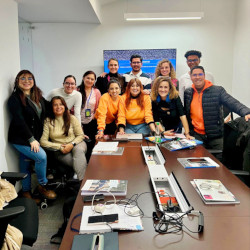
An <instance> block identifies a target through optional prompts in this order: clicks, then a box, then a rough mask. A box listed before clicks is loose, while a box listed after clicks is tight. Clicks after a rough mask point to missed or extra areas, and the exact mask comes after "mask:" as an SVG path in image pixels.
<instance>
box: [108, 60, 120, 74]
mask: <svg viewBox="0 0 250 250" xmlns="http://www.w3.org/2000/svg"><path fill="white" fill-rule="evenodd" d="M108 68H109V71H110V73H112V74H116V73H117V72H118V69H119V65H118V62H117V61H115V60H110V62H109V65H108Z"/></svg>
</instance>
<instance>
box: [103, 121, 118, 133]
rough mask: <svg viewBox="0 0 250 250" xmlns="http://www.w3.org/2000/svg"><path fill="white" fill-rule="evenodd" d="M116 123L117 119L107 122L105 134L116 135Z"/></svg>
mask: <svg viewBox="0 0 250 250" xmlns="http://www.w3.org/2000/svg"><path fill="white" fill-rule="evenodd" d="M116 129H117V127H116V124H115V121H113V122H111V123H109V124H106V128H105V130H104V134H105V135H114V134H115V132H116Z"/></svg>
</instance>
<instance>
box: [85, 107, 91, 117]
mask: <svg viewBox="0 0 250 250" xmlns="http://www.w3.org/2000/svg"><path fill="white" fill-rule="evenodd" d="M90 115H91V110H90V109H85V117H90Z"/></svg>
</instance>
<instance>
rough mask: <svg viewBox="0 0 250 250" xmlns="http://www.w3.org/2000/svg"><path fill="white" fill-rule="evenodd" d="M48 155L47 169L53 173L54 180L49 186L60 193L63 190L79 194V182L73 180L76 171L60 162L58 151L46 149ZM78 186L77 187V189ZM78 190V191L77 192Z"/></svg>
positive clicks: (50, 181)
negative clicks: (57, 156) (57, 155)
mask: <svg viewBox="0 0 250 250" xmlns="http://www.w3.org/2000/svg"><path fill="white" fill-rule="evenodd" d="M44 150H45V152H46V154H47V168H48V172H51V173H52V175H53V176H54V178H53V179H52V180H49V186H53V187H55V188H54V190H55V191H56V192H59V191H61V190H63V191H64V192H65V190H67V191H72V192H73V193H75V192H78V190H79V188H80V186H79V181H78V182H77V181H75V180H74V179H73V175H74V170H73V168H71V167H69V166H67V165H65V164H63V163H62V162H60V161H59V160H58V159H57V158H56V156H55V152H56V151H57V150H54V149H51V148H44ZM76 185H77V187H75V186H76ZM76 190H77V191H76Z"/></svg>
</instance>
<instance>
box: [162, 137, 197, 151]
mask: <svg viewBox="0 0 250 250" xmlns="http://www.w3.org/2000/svg"><path fill="white" fill-rule="evenodd" d="M199 144H202V141H198V140H187V139H177V140H173V141H170V142H166V143H163V144H162V146H163V147H164V148H166V149H168V150H169V151H176V150H180V149H185V148H194V147H195V146H197V145H199Z"/></svg>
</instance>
